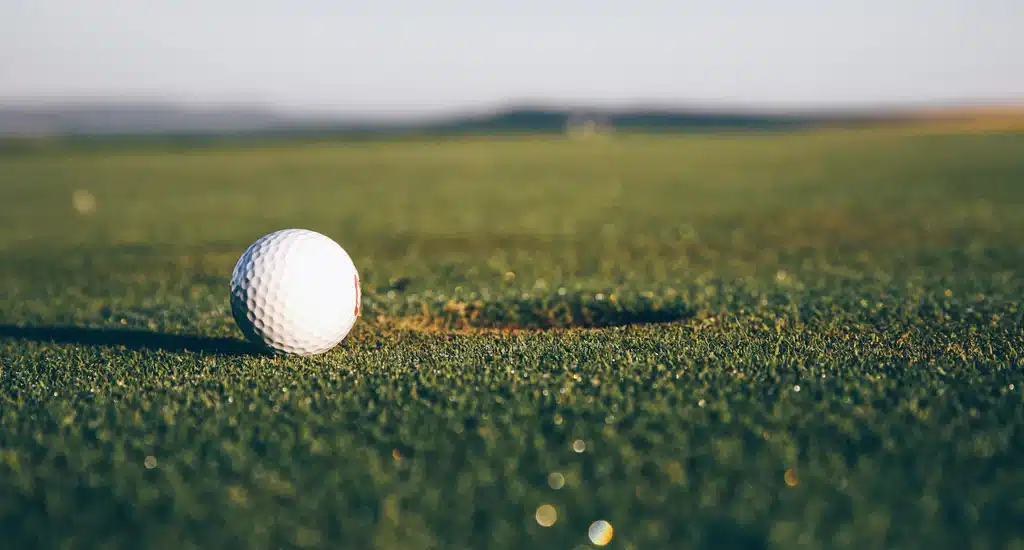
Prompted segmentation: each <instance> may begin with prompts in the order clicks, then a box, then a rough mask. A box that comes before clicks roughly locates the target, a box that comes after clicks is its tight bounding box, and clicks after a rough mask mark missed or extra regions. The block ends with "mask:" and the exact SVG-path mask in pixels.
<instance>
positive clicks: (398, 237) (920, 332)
mask: <svg viewBox="0 0 1024 550" xmlns="http://www.w3.org/2000/svg"><path fill="white" fill-rule="evenodd" d="M285 227H304V228H308V229H313V230H317V231H320V232H323V233H325V234H327V235H329V236H331V237H332V238H334V239H336V240H337V241H338V242H339V243H341V244H342V246H344V247H345V248H346V249H347V250H348V251H349V253H350V254H351V255H352V257H353V259H354V260H355V262H356V265H357V266H358V267H359V269H360V272H361V275H362V279H363V284H364V287H363V301H364V302H363V306H364V310H363V317H362V318H361V320H360V321H359V322H358V323H357V326H356V328H355V329H354V331H353V333H352V334H351V335H350V336H349V337H348V338H347V339H346V340H345V341H344V342H343V343H342V344H341V345H340V346H339V347H338V348H337V349H335V350H333V351H331V352H329V353H328V354H326V355H323V356H319V357H314V358H287V357H274V356H264V355H259V354H256V353H254V352H253V351H252V350H251V349H250V348H249V347H248V346H247V345H246V344H245V342H244V341H242V339H241V338H242V336H241V333H240V332H239V331H238V329H237V328H236V327H235V326H234V325H233V322H232V320H231V316H230V313H229V309H228V296H227V288H228V280H229V277H230V272H231V269H232V267H233V265H234V262H235V261H236V260H237V258H238V257H239V256H240V255H241V254H242V252H243V251H244V250H245V248H246V247H247V246H248V244H249V243H251V242H252V241H253V240H255V239H256V238H258V237H259V236H261V235H263V234H265V233H268V232H270V231H274V230H277V229H281V228H285ZM0 289H2V293H0V368H2V371H0V547H3V548H12V549H13V548H19V549H20V548H100V547H102V548H132V549H135V548H151V549H163V548H168V549H172V548H173V549H180V548H203V549H207V548H382V549H406V548H445V549H447V548H467V549H468V548H524V547H525V548H574V547H593V546H594V543H593V542H592V541H591V539H590V537H588V530H590V528H591V525H592V524H593V523H594V522H597V521H602V520H603V521H606V522H608V525H610V526H611V529H610V530H609V529H604V530H601V529H595V531H600V532H595V533H594V534H595V535H596V537H595V539H596V540H597V542H606V541H608V537H609V535H610V542H608V546H607V547H609V548H635V549H642V548H708V549H712V548H714V549H721V548H778V549H795V548H815V549H817V548H850V549H865V548H903V549H911V548H927V549H932V550H934V549H938V548H956V549H963V548H1024V305H1022V304H1021V300H1022V297H1024V134H1012V133H1011V134H1004V135H986V134H973V135H912V134H908V133H900V132H840V131H836V132H817V133H806V134H792V135H781V134H777V135H747V136H743V135H730V136H727V135H720V136H638V135H634V136H616V137H614V138H611V139H597V140H582V141H579V140H569V139H564V138H559V137H548V138H527V137H517V138H512V137H509V138H474V139H462V140H459V139H448V140H443V141H437V140H434V141H431V140H409V141H404V142H398V141H395V142H363V143H354V142H353V143H323V144H305V145H293V146H287V145H276V146H273V147H269V146H267V147H257V146H251V147H248V148H244V147H243V148H239V147H235V148H223V149H216V148H211V149H196V150H186V149H177V150H171V149H168V150H165V151H161V150H158V149H152V148H150V149H148V150H143V149H135V150H128V149H126V150H120V151H118V150H107V151H84V150H83V151H61V150H53V151H49V152H42V153H35V154H25V155H7V156H4V157H0ZM544 505H550V507H551V508H549V507H544V508H541V507H542V506H544ZM538 509H540V512H539V513H538ZM552 509H553V510H554V514H552ZM539 520H540V521H539ZM552 520H553V521H554V523H553V524H551V521H552ZM541 523H544V524H545V525H548V524H550V526H542V525H541Z"/></svg>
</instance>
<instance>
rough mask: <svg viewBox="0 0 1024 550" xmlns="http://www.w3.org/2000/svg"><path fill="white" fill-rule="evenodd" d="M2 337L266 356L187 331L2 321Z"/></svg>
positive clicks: (244, 345) (225, 340) (242, 343)
mask: <svg viewBox="0 0 1024 550" xmlns="http://www.w3.org/2000/svg"><path fill="white" fill-rule="evenodd" d="M0 338H14V339H16V340H31V341H36V342H54V343H57V344H78V345H83V346H123V347H125V348H129V349H148V350H162V351H171V352H178V351H191V352H196V353H216V354H220V355H264V354H265V352H263V351H261V350H260V349H258V348H256V347H255V346H252V345H251V344H249V343H248V342H246V341H244V340H239V339H234V338H207V337H203V336H188V335H183V334H165V333H160V332H151V331H147V330H135V329H115V328H84V327H73V326H34V327H33V326H29V327H19V326H16V325H3V324H0Z"/></svg>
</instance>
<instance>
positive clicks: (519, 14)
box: [0, 0, 1024, 114]
mask: <svg viewBox="0 0 1024 550" xmlns="http://www.w3.org/2000/svg"><path fill="white" fill-rule="evenodd" d="M68 98H100V99H110V98H120V99H154V100H172V101H180V102H188V103H217V104H224V103H236V102H241V103H247V104H260V105H268V106H275V107H279V108H287V109H291V110H296V111H310V112H324V111H326V112H337V113H374V114H380V113H430V112H441V111H453V110H460V109H467V108H477V107H481V106H491V105H496V104H506V103H510V102H513V103H517V102H544V103H552V102H562V103H573V104H585V105H615V104H620V105H621V104H635V103H652V102H653V103H658V104H669V105H708V106H720V105H726V106H754V107H783V108H790V107H800V108H807V107H812V108H814V107H834V106H865V105H903V104H923V103H950V102H957V103H959V102H1003V103H1005V102H1016V101H1024V0H832V1H827V2H821V1H811V0H772V1H762V0H719V1H713V0H704V1H684V0H637V1H634V2H629V1H626V0H622V1H616V2H609V1H604V2H602V1H600V0H591V1H583V0H559V1H556V2H552V1H542V0H518V1H516V2H500V3H499V2H494V1H490V2H488V1H485V0H476V1H473V0H433V1H430V2H423V1H419V0H372V1H366V0H363V1H360V2H355V1H351V0H333V1H329V0H298V1H291V2H285V1H270V0H206V1H201V0H146V1H143V2H132V1H129V0H89V1H88V2H83V1H81V0H0V102H3V101H7V102H10V101H14V100H35V101H38V100H45V99H59V100H62V99H68Z"/></svg>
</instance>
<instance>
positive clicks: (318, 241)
mask: <svg viewBox="0 0 1024 550" xmlns="http://www.w3.org/2000/svg"><path fill="white" fill-rule="evenodd" d="M359 302H360V291H359V273H358V271H357V270H356V267H355V264H353V263H352V259H351V258H350V257H349V255H348V253H347V252H345V250H344V249H343V248H342V247H341V246H340V245H338V243H336V242H334V241H333V240H332V239H330V238H329V237H327V236H325V235H322V234H320V233H317V232H315V231H310V230H308V229H282V230H280V231H275V232H273V233H270V234H267V235H264V236H263V237H260V238H259V239H258V240H257V241H256V242H254V243H253V244H252V245H250V246H249V248H248V249H246V251H245V253H244V254H242V257H241V258H239V259H238V262H237V263H236V264H235V269H234V271H233V272H232V274H231V314H232V316H233V317H234V319H235V322H236V323H237V324H238V327H239V328H240V329H241V330H242V333H243V334H245V336H246V338H248V339H249V340H250V341H252V342H253V343H255V344H257V345H260V346H263V347H266V348H268V349H270V350H272V351H275V352H278V353H284V354H292V355H316V354H320V353H324V352H326V351H328V350H330V349H331V348H333V347H335V346H336V345H338V343H339V342H341V341H342V340H343V339H344V338H345V336H347V335H348V333H349V331H350V330H352V326H353V325H354V324H355V321H356V319H357V318H358V317H359Z"/></svg>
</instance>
